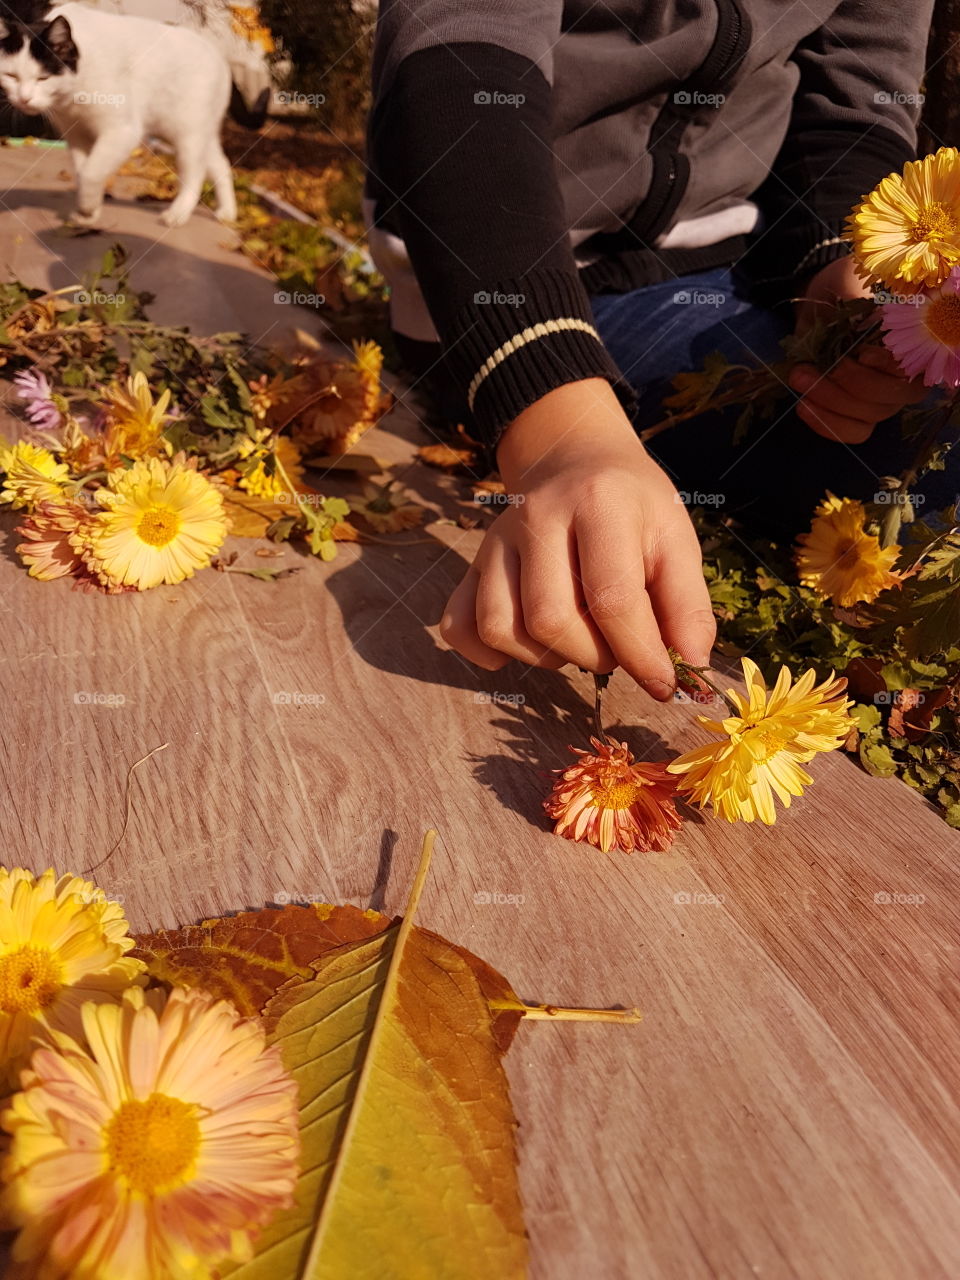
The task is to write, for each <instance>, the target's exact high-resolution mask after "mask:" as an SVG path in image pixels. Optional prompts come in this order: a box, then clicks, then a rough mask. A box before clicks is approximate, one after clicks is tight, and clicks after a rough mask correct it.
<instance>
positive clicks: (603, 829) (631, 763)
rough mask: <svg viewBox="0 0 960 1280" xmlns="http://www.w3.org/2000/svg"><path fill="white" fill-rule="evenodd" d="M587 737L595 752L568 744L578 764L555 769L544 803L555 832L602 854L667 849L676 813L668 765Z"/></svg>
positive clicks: (677, 823) (623, 746) (675, 825)
mask: <svg viewBox="0 0 960 1280" xmlns="http://www.w3.org/2000/svg"><path fill="white" fill-rule="evenodd" d="M590 742H591V744H592V746H593V748H594V751H595V753H596V754H591V753H590V752H589V751H581V750H579V749H578V748H577V747H571V748H570V750H571V751H572V752H573V753H574V755H576V756H578V757H579V758H578V760H577V763H576V764H573V765H570V767H569V768H567V769H557V770H556V773H557V774H559V777H558V779H557V781H556V782H555V783H554V787H553V791H552V792H551V793H550V795H549V797H548V798H547V799H546V800H545V801H544V802H543V807H544V809H545V811H546V813H547V814H548V816H549V817H551V818H554V819H556V822H555V824H554V828H553V830H554V833H555V834H556V835H558V836H564V837H565V838H566V839H567V840H583V841H586V843H587V844H592V845H593V846H594V847H595V848H597V849H600V850H601V851H602V852H603V853H611V852H612V851H613V850H615V849H616V850H619V851H620V852H621V853H634V852H636V853H648V852H650V851H652V850H656V851H657V852H662V851H663V850H664V849H668V848H669V847H670V845H671V844H672V842H673V837H674V833H675V832H676V831H678V830H679V828H680V817H679V815H678V814H677V811H676V809H675V808H674V803H673V794H674V791H675V790H676V785H677V784H676V781H675V779H673V778H672V777H671V776H670V774H669V773H668V772H667V766H666V765H664V764H654V763H652V762H650V761H646V760H639V761H638V760H634V758H633V756H632V754H631V753H630V750H629V749H628V747H627V744H626V743H625V742H612V741H611V742H601V741H600V739H599V738H591V739H590Z"/></svg>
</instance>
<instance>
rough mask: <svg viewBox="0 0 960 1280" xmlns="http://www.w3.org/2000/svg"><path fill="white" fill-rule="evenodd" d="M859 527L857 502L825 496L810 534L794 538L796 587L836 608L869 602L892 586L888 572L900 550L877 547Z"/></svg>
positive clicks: (893, 577) (895, 579)
mask: <svg viewBox="0 0 960 1280" xmlns="http://www.w3.org/2000/svg"><path fill="white" fill-rule="evenodd" d="M865 526H866V512H865V511H864V509H863V504H862V503H861V502H857V501H855V500H854V499H853V498H836V497H834V495H833V494H832V493H828V494H827V496H826V498H825V499H824V501H823V502H821V504H820V506H819V507H817V510H816V514H815V517H814V521H813V524H812V525H811V528H810V532H809V533H803V534H801V535H800V536H799V538H798V539H797V556H796V560H797V568H798V570H799V573H800V582H801V583H802V585H803V586H805V587H809V588H810V589H811V590H812V591H815V592H816V593H817V594H818V595H819V596H822V597H827V596H829V597H830V599H831V600H832V601H833V603H834V604H836V605H840V606H841V607H842V608H849V607H850V606H851V605H854V604H858V603H869V602H870V601H871V600H875V599H876V598H877V596H878V595H879V594H880V592H881V591H884V590H886V589H887V588H888V587H895V586H896V585H897V584H898V583H899V582H900V578H899V576H898V575H897V574H896V573H894V572H892V569H893V565H894V564H895V563H896V560H897V557H898V556H899V554H900V548H899V547H897V546H892V547H881V545H880V539H879V538H878V537H877V536H876V534H873V533H870V532H868V531H867V529H866V527H865Z"/></svg>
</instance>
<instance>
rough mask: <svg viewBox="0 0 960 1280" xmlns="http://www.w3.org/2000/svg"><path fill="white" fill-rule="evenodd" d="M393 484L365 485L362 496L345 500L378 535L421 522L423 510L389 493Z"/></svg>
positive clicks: (354, 494) (356, 494)
mask: <svg viewBox="0 0 960 1280" xmlns="http://www.w3.org/2000/svg"><path fill="white" fill-rule="evenodd" d="M393 483H394V482H393V481H392V480H390V481H388V482H387V483H386V484H382V485H381V484H365V485H364V486H363V493H362V494H359V493H353V494H350V496H349V497H348V498H347V501H348V502H349V503H350V509H351V510H352V511H355V512H356V513H357V514H358V515H361V516H363V518H364V519H365V520H366V521H367V522H368V524H371V525H372V526H373V527H374V529H376V530H377V532H378V533H399V532H400V531H401V530H403V529H415V528H416V526H417V525H418V524H421V523H422V522H423V517H424V514H425V510H424V508H423V507H421V506H418V505H417V503H415V502H404V500H403V498H402V497H400V496H399V495H397V494H393V493H391V492H390V489H391V486H392V485H393Z"/></svg>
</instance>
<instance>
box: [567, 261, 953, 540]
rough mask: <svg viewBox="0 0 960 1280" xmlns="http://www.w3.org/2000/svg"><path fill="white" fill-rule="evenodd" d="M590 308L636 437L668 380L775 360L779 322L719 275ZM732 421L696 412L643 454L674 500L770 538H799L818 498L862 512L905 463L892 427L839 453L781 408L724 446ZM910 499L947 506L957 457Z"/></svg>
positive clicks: (925, 508) (658, 406)
mask: <svg viewBox="0 0 960 1280" xmlns="http://www.w3.org/2000/svg"><path fill="white" fill-rule="evenodd" d="M592 304H593V311H594V316H595V319H596V324H597V328H598V330H599V332H600V336H601V337H602V338H603V341H604V343H605V344H606V347H607V349H608V350H609V352H610V354H611V355H612V356H613V358H614V360H615V361H616V362H617V364H618V365H619V367H620V369H621V370H622V372H623V374H624V376H625V377H626V378H627V380H628V381H629V382H630V384H631V385H632V386H633V387H634V388H635V389H636V390H637V392H638V394H639V397H640V405H639V409H638V411H637V415H636V419H635V421H636V425H637V428H638V429H643V428H644V427H648V426H651V425H652V424H653V423H655V422H659V421H660V420H661V419H662V418H663V417H664V416H665V412H666V411H665V410H664V409H663V405H662V400H663V396H664V395H666V394H669V392H670V390H671V388H670V382H671V379H672V378H673V376H674V374H676V373H680V372H688V371H693V370H696V369H699V368H701V367H702V365H703V362H704V359H705V358H706V357H707V356H708V355H709V354H710V353H711V352H713V351H719V352H721V353H722V354H723V355H724V356H726V357H727V359H728V360H731V361H737V362H743V363H748V364H751V365H755V364H759V363H766V362H770V361H773V360H777V359H781V358H782V357H783V351H782V349H781V348H780V345H779V344H780V339H781V338H782V337H783V336H784V334H785V333H786V331H787V323H788V317H786V316H781V315H779V314H778V313H776V312H774V311H770V310H766V309H764V308H762V307H758V306H755V305H754V304H753V303H751V302H749V301H748V300H747V299H746V298H745V297H743V296H742V294H741V293H739V292H738V291H737V286H736V284H735V282H734V280H733V278H732V276H731V273H730V271H729V270H728V269H726V268H718V269H716V270H713V271H707V272H703V273H702V274H699V275H692V276H684V277H683V278H682V279H680V280H671V281H668V282H665V283H663V284H655V285H649V286H648V287H646V288H643V289H636V290H634V291H633V292H632V293H624V294H603V295H600V296H597V297H595V298H593V299H592ZM739 415H740V409H739V408H734V409H733V410H726V411H723V410H719V411H714V412H708V413H705V414H703V415H701V416H700V417H698V418H693V419H691V420H689V421H687V422H682V423H680V424H679V425H678V426H676V427H671V428H670V429H668V430H667V431H663V432H661V433H660V434H659V435H657V436H654V437H653V438H652V439H651V440H650V442H649V445H648V447H649V450H650V452H651V453H652V454H653V455H654V456H655V457H656V458H657V460H658V462H660V464H661V465H662V466H663V467H664V468H665V470H666V471H667V472H668V473H669V475H670V476H671V477H672V479H673V481H674V483H675V484H676V486H677V488H678V489H680V490H685V491H687V492H689V493H691V494H701V495H712V498H711V500H712V501H713V502H714V503H717V504H718V509H719V510H720V511H721V512H722V513H724V514H729V515H736V516H737V517H738V518H739V519H741V520H744V521H746V522H747V523H750V524H752V525H755V526H756V527H757V528H759V529H761V530H763V531H765V532H767V533H769V534H770V536H773V537H779V538H781V539H783V538H792V537H793V536H794V535H795V534H796V533H799V532H801V531H802V530H804V529H806V528H808V527H809V524H810V518H811V515H812V513H813V508H814V507H815V506H816V504H817V503H818V502H819V501H820V500H821V499H822V498H823V496H824V493H825V492H826V491H827V490H828V489H829V490H830V491H831V492H832V493H835V494H837V495H838V496H839V497H848V498H861V499H864V500H868V501H869V500H871V499H872V498H873V495H874V494H875V493H876V492H877V490H878V488H879V483H878V482H879V480H880V478H881V477H882V476H891V475H899V474H900V473H901V472H902V471H903V470H905V468H906V467H907V466H908V465H909V464H910V463H911V462H912V460H913V456H914V454H915V452H916V444H915V443H909V444H908V443H906V442H904V440H903V438H902V434H901V430H900V424H899V420H898V419H897V418H891V419H888V420H887V421H886V422H881V423H879V424H878V425H877V427H876V428H875V429H874V431H873V433H872V435H871V436H870V439H869V440H868V441H867V442H866V443H865V444H861V445H848V444H843V443H841V442H838V441H833V440H825V439H824V438H823V437H822V436H818V435H817V434H816V433H815V432H813V431H811V430H810V428H809V427H808V426H807V425H806V424H805V423H804V422H802V421H801V420H800V419H799V418H798V417H797V416H796V414H795V413H794V412H793V411H792V408H790V407H788V406H786V405H785V403H784V402H781V405H780V407H779V409H778V411H777V412H776V413H775V415H774V418H773V420H769V421H762V422H758V423H757V424H755V425H754V426H752V427H751V428H750V430H749V432H748V433H747V435H746V437H745V439H743V441H742V442H741V443H739V444H735V443H734V442H733V435H734V430H735V425H736V421H737V418H738V417H739ZM778 419H779V420H778ZM915 492H916V493H917V494H918V495H921V496H922V497H923V505H922V507H921V512H922V514H924V515H932V514H933V512H935V511H938V510H940V509H941V508H943V507H947V506H949V505H950V504H951V503H954V502H956V501H957V500H958V497H960V448H958V449H955V450H954V451H953V453H952V454H951V455H950V457H949V458H948V462H947V469H946V471H934V472H929V473H928V474H927V475H926V476H924V477H923V478H922V480H921V481H920V483H919V485H917V486H916V488H915Z"/></svg>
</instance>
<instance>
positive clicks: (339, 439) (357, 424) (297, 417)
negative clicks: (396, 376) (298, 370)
mask: <svg viewBox="0 0 960 1280" xmlns="http://www.w3.org/2000/svg"><path fill="white" fill-rule="evenodd" d="M353 354H354V358H353V362H352V363H351V364H349V365H346V366H344V365H341V364H336V365H330V364H327V363H325V362H323V361H316V362H313V363H311V364H308V365H306V366H304V369H303V372H302V374H301V384H300V386H301V390H300V394H299V396H298V399H299V404H298V405H296V406H295V407H294V408H292V409H291V418H292V420H293V422H294V431H295V434H296V438H297V440H298V441H300V442H301V443H302V444H304V445H305V446H307V448H312V447H314V446H317V445H320V444H321V443H322V445H323V447H324V449H325V450H326V451H327V452H328V453H331V454H340V453H345V452H346V451H347V450H348V449H349V448H351V446H352V445H354V444H356V442H357V441H358V440H359V439H360V437H361V436H362V435H363V433H364V432H365V431H367V430H368V429H369V428H370V427H372V426H373V424H374V423H375V422H376V420H377V418H378V416H379V415H380V413H381V411H382V409H383V408H384V407H385V404H386V401H385V399H384V395H383V390H382V387H381V383H380V374H381V372H382V369H383V352H382V351H381V349H380V347H378V346H377V344H376V343H375V342H357V343H354V348H353Z"/></svg>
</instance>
